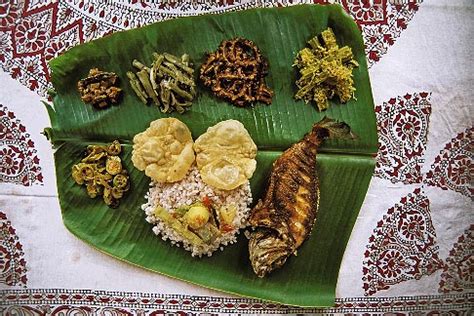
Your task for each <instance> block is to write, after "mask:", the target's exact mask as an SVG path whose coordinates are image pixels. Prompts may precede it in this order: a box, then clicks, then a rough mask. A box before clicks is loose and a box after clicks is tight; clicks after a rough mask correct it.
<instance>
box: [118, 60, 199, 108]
mask: <svg viewBox="0 0 474 316" xmlns="http://www.w3.org/2000/svg"><path fill="white" fill-rule="evenodd" d="M153 58H154V61H153V63H152V65H151V66H150V67H148V66H145V65H144V64H143V63H141V62H140V61H138V60H136V59H135V60H134V61H133V62H132V65H133V66H134V67H135V68H137V69H138V72H137V73H134V72H131V71H129V72H127V77H128V79H129V80H130V85H131V87H132V89H133V91H135V94H136V95H137V96H138V98H139V99H140V100H141V101H142V102H143V103H145V104H147V103H148V101H149V100H151V101H152V102H153V103H154V104H155V105H156V106H158V107H160V109H161V111H162V112H163V113H170V112H173V111H174V110H176V111H177V112H178V113H183V112H184V111H185V110H186V109H187V108H189V107H190V106H191V105H192V103H193V99H194V97H195V96H196V84H195V83H194V69H193V68H192V67H191V65H190V63H189V56H188V55H186V54H184V55H182V56H181V58H178V57H176V56H174V55H171V54H168V53H163V54H158V53H153Z"/></svg>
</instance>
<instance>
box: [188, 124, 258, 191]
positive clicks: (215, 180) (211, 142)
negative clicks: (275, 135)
mask: <svg viewBox="0 0 474 316" xmlns="http://www.w3.org/2000/svg"><path fill="white" fill-rule="evenodd" d="M194 151H195V152H196V162H197V167H198V169H199V172H200V173H201V177H202V180H203V181H204V182H205V183H207V184H209V185H211V186H213V187H216V188H218V189H221V190H233V189H235V188H237V187H238V186H240V185H242V184H243V183H245V182H247V181H248V179H250V178H251V177H252V175H253V173H254V171H255V168H256V167H257V161H256V160H255V156H256V155H257V145H255V143H254V142H253V140H252V138H251V137H250V134H249V132H248V131H247V130H246V129H245V127H244V125H243V124H242V123H240V122H239V121H236V120H227V121H222V122H219V123H217V124H216V125H214V126H212V127H209V128H208V129H207V131H206V133H204V134H202V135H201V136H199V138H198V139H196V142H195V143H194Z"/></svg>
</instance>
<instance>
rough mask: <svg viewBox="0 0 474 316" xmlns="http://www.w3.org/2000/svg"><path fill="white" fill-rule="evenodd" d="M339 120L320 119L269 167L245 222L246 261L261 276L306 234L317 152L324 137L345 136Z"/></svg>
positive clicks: (315, 196) (314, 201) (311, 218)
mask: <svg viewBox="0 0 474 316" xmlns="http://www.w3.org/2000/svg"><path fill="white" fill-rule="evenodd" d="M350 136H352V134H351V131H350V128H349V126H348V125H347V124H345V123H343V122H337V121H335V120H333V119H330V118H324V119H322V120H321V121H319V122H318V123H316V124H314V125H313V128H312V130H311V131H310V132H309V133H307V134H306V135H305V136H304V137H303V139H302V140H301V141H299V142H297V143H295V144H293V145H292V146H291V147H290V148H288V149H287V150H286V151H285V152H283V154H282V155H281V156H280V157H279V158H278V159H277V160H276V161H275V162H274V163H273V166H272V170H271V173H270V177H269V181H268V185H267V188H266V191H265V194H264V196H263V199H261V200H259V201H258V202H257V204H256V205H255V206H254V208H253V209H252V212H251V215H250V219H249V223H250V225H251V227H252V228H253V229H254V230H253V231H252V232H251V233H250V236H249V255H250V262H251V264H252V268H253V270H254V272H255V274H256V275H257V276H258V277H264V276H265V275H267V274H268V273H270V272H271V271H273V270H275V269H277V268H280V267H281V266H283V265H284V264H285V262H286V260H287V259H288V257H290V256H291V254H294V253H295V252H296V250H297V249H298V247H300V246H301V244H302V243H303V242H304V241H305V240H306V239H307V238H308V236H309V235H310V234H311V230H312V228H313V225H314V222H315V220H316V214H317V212H318V207H319V193H320V192H319V181H318V176H317V174H316V154H317V149H318V147H319V146H320V145H321V143H322V142H323V141H324V139H326V138H329V137H350Z"/></svg>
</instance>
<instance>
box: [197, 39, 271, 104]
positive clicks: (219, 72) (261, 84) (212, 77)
mask: <svg viewBox="0 0 474 316" xmlns="http://www.w3.org/2000/svg"><path fill="white" fill-rule="evenodd" d="M267 74H268V62H267V60H266V59H265V58H264V57H263V56H262V54H261V52H260V50H259V49H258V47H257V46H256V45H255V44H254V42H252V41H251V40H248V39H245V38H241V37H238V38H234V39H232V40H224V41H222V42H221V44H220V46H219V48H218V49H217V51H215V52H213V53H210V54H208V56H207V59H206V61H205V62H204V64H202V66H201V71H200V78H201V80H202V82H203V83H204V85H205V86H207V87H209V88H211V90H212V92H214V94H215V95H216V96H217V97H219V98H222V99H224V100H227V101H229V102H230V103H232V104H234V105H235V106H239V107H243V106H246V105H251V104H253V103H255V102H257V101H259V102H263V103H266V104H270V103H272V96H273V91H272V90H270V88H268V87H267V86H266V84H265V76H266V75H267Z"/></svg>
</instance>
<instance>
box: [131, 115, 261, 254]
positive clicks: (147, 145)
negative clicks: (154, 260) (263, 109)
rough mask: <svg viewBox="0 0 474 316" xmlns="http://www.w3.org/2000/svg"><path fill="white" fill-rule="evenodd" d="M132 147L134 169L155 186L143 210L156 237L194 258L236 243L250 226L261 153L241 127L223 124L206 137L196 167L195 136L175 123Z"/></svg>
mask: <svg viewBox="0 0 474 316" xmlns="http://www.w3.org/2000/svg"><path fill="white" fill-rule="evenodd" d="M133 142H134V145H133V152H132V162H133V164H134V165H135V167H137V168H138V169H139V170H142V171H143V170H144V171H145V174H146V175H147V176H149V177H151V178H152V180H153V181H152V183H151V185H150V190H149V192H148V193H147V195H146V196H145V198H146V199H147V203H145V204H144V205H143V206H142V208H143V210H144V211H145V213H146V215H147V217H146V220H147V221H148V222H149V223H152V224H154V225H155V226H154V228H153V231H154V232H155V234H157V235H160V234H161V235H162V238H163V239H164V240H167V239H169V240H171V242H172V244H174V245H182V246H183V248H184V249H186V250H189V251H191V254H192V255H193V256H202V255H209V256H210V255H211V254H212V252H214V251H215V250H217V249H219V248H221V249H222V247H223V246H225V245H227V244H229V243H233V242H235V241H236V235H237V234H238V232H239V229H241V228H243V227H245V226H246V224H247V218H248V214H249V210H250V209H249V206H250V203H251V202H252V194H251V191H250V184H249V180H248V179H249V178H250V177H251V176H252V174H253V172H254V171H255V167H256V161H255V159H254V158H255V156H256V153H257V146H256V145H255V143H254V142H253V140H252V139H251V138H250V135H249V133H248V132H247V130H246V129H245V127H244V126H243V124H242V123H240V122H238V121H235V120H227V121H223V122H220V123H218V124H216V125H215V126H213V127H210V128H209V129H208V131H207V132H206V133H205V134H203V135H201V137H199V138H198V139H197V140H196V143H195V145H196V146H195V147H194V149H195V150H196V152H197V165H196V164H194V160H195V159H194V158H195V156H194V150H193V140H192V137H191V133H190V131H189V129H188V128H187V126H186V125H185V124H184V123H182V122H181V121H179V120H177V119H175V118H163V119H158V120H156V121H153V122H152V123H151V124H150V127H149V128H148V129H147V130H146V131H145V132H143V133H140V134H138V135H136V136H135V137H134V139H133ZM199 166H201V167H199ZM204 175H205V176H204ZM206 179H207V180H208V181H206Z"/></svg>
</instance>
